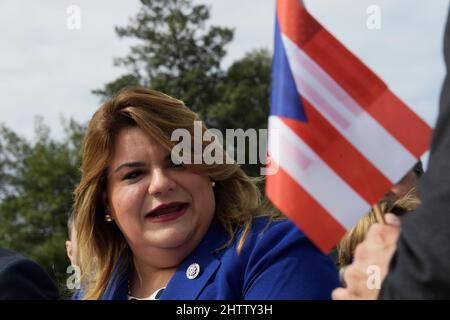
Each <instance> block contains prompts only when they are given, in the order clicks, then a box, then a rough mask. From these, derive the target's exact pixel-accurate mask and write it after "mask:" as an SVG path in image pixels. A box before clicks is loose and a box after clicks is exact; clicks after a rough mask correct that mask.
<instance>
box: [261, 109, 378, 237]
mask: <svg viewBox="0 0 450 320" xmlns="http://www.w3.org/2000/svg"><path fill="white" fill-rule="evenodd" d="M272 133H275V135H273V134H272ZM268 151H269V154H270V156H271V158H272V160H273V161H275V162H276V163H277V164H278V165H279V166H280V167H281V168H282V169H283V170H285V171H286V172H287V173H288V174H289V175H290V176H291V177H292V179H294V180H295V181H296V182H297V183H298V184H299V185H300V186H301V187H302V188H304V189H305V190H306V191H307V192H308V193H309V194H310V195H311V196H312V197H313V198H314V199H315V200H316V201H317V202H318V203H320V204H321V205H322V206H323V207H324V208H325V210H327V211H328V212H329V213H330V214H331V215H332V216H333V217H334V218H335V219H336V220H337V221H338V222H339V223H340V224H342V226H344V227H345V228H346V229H350V228H352V227H353V226H354V225H355V224H356V222H357V221H358V220H359V219H360V218H361V216H362V215H363V214H364V213H365V212H367V211H369V209H370V205H369V204H368V203H367V202H366V201H365V200H364V199H363V198H361V196H360V195H359V194H358V193H356V192H355V191H354V190H353V189H352V188H351V187H350V186H349V185H348V184H347V183H346V182H345V181H344V180H342V178H341V177H339V176H338V175H337V174H336V172H334V171H333V170H332V169H331V168H330V167H329V166H328V165H327V164H326V163H325V162H324V161H323V160H322V159H321V158H320V157H319V156H318V155H317V154H316V153H315V152H314V151H313V150H312V149H311V148H310V147H309V146H308V145H307V144H306V143H305V142H304V141H303V140H302V139H301V138H300V137H299V136H297V135H296V134H295V132H293V131H292V130H291V129H290V128H289V127H288V126H287V125H286V124H285V123H284V122H283V121H282V120H281V119H280V118H279V117H277V116H270V117H269V146H268Z"/></svg>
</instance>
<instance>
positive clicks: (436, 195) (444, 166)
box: [380, 11, 450, 299]
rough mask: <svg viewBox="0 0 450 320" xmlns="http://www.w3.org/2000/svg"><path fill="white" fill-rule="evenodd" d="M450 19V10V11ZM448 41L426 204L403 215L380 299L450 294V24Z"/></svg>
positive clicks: (422, 186) (425, 188) (423, 187)
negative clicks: (445, 71) (444, 76)
mask: <svg viewBox="0 0 450 320" xmlns="http://www.w3.org/2000/svg"><path fill="white" fill-rule="evenodd" d="M449 18H450V11H449ZM449 18H447V26H446V30H445V39H444V53H445V62H446V65H447V76H446V79H445V82H444V86H443V88H442V93H441V99H440V110H439V117H438V122H437V125H436V129H435V131H434V136H433V143H432V147H431V155H430V162H429V169H428V170H427V172H426V173H425V175H424V176H423V178H422V181H421V184H420V192H421V196H422V200H423V204H422V206H421V207H420V208H419V209H418V210H417V211H416V212H415V213H414V214H411V215H406V216H405V217H404V218H403V219H402V232H401V235H400V238H399V241H398V244H397V245H398V247H397V252H396V254H395V256H394V257H393V260H392V261H391V266H390V271H389V273H388V276H387V277H386V279H385V281H384V282H383V285H382V290H381V292H380V299H442V298H446V299H449V298H450V231H449V230H450V212H449V210H450V78H449V65H450V47H449V46H450V24H449Z"/></svg>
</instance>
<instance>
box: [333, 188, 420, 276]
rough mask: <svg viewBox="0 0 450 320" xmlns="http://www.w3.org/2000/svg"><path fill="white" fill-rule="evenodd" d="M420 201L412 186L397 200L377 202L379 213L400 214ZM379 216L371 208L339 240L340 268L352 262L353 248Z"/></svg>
mask: <svg viewBox="0 0 450 320" xmlns="http://www.w3.org/2000/svg"><path fill="white" fill-rule="evenodd" d="M420 203H421V201H420V198H419V195H418V193H417V189H416V188H415V187H414V188H412V189H411V190H410V191H409V192H408V193H407V194H406V195H404V196H403V197H401V198H400V199H398V200H395V201H393V200H390V199H385V200H381V201H380V202H378V206H379V208H380V211H381V213H382V214H383V215H384V214H386V213H389V212H390V213H394V214H397V215H401V214H404V213H407V212H410V211H413V210H415V209H417V207H419V205H420ZM380 222H381V221H379V217H378V216H377V215H376V213H375V211H374V210H373V209H371V210H370V211H369V212H368V213H367V214H366V215H364V216H363V217H362V218H361V219H360V220H359V221H358V223H357V224H356V226H354V227H353V228H352V229H350V231H348V232H347V233H346V234H345V235H344V237H343V238H342V239H341V241H340V242H339V244H338V246H337V249H338V265H339V267H340V268H342V267H345V266H347V265H349V264H351V263H352V261H353V256H354V254H355V249H356V247H357V246H358V244H360V243H361V242H363V241H364V239H365V237H366V234H367V231H368V230H369V228H370V226H371V225H373V224H375V223H380Z"/></svg>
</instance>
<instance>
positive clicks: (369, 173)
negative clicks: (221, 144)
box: [266, 0, 432, 252]
mask: <svg viewBox="0 0 450 320" xmlns="http://www.w3.org/2000/svg"><path fill="white" fill-rule="evenodd" d="M431 133H432V129H431V127H430V126H429V125H428V124H427V123H426V122H425V121H423V120H422V119H421V118H420V117H419V116H417V115H416V114H415V113H414V112H413V111H412V110H411V109H410V108H409V107H408V106H406V105H405V104H404V103H403V102H402V101H401V100H400V99H399V98H398V97H397V96H395V94H394V93H392V92H391V91H390V90H389V88H388V87H387V86H386V84H385V83H384V82H383V81H382V80H381V79H380V78H379V77H378V76H377V75H375V74H374V73H373V72H372V71H371V70H370V69H369V68H368V67H366V66H365V65H364V64H363V63H362V62H361V61H360V60H359V59H358V58H357V57H355V56H354V55H353V54H352V53H351V52H350V51H349V50H347V49H346V48H345V47H344V46H343V45H342V44H341V43H340V42H339V41H338V40H337V39H336V38H334V37H333V36H332V35H331V34H330V33H329V32H328V31H327V30H326V29H325V28H324V27H323V26H322V25H320V24H319V23H318V22H317V21H316V20H315V19H314V18H313V17H312V16H311V15H310V14H309V13H308V12H307V10H306V9H305V7H304V6H303V3H302V1H300V0H277V13H276V26H275V52H274V58H273V70H272V95H271V109H270V116H269V144H268V164H269V165H268V172H269V173H268V175H267V177H266V178H267V183H266V193H267V196H268V197H269V199H270V200H271V201H272V202H273V204H274V205H275V206H276V207H277V208H278V209H280V210H281V211H282V212H283V213H284V214H285V215H286V216H288V217H289V218H290V219H291V220H292V221H293V222H294V223H295V224H296V225H297V226H298V227H299V228H300V229H301V230H302V231H303V232H304V233H305V234H306V235H307V236H308V237H309V238H310V239H311V240H312V241H313V242H314V243H315V244H316V245H317V246H318V247H319V248H320V249H321V250H322V251H323V252H329V250H330V249H331V248H333V247H334V246H335V244H336V243H337V242H338V241H339V240H340V239H341V237H342V236H343V235H344V234H345V233H346V231H347V230H349V229H350V228H352V227H353V226H354V225H355V224H356V222H357V221H358V220H359V219H360V218H361V217H362V216H363V215H364V214H365V213H366V212H368V211H369V210H370V208H371V207H372V205H373V204H375V203H376V202H377V201H378V200H379V199H380V198H381V197H382V196H383V195H384V194H385V193H386V192H387V191H388V190H389V188H390V187H391V186H392V185H393V184H395V183H397V182H398V181H399V180H400V179H401V178H402V177H403V176H404V175H405V174H406V173H407V172H408V170H410V169H411V168H412V167H413V166H414V164H415V163H416V162H417V161H418V158H419V157H420V156H421V155H422V154H423V153H424V152H425V151H426V150H427V149H428V148H429V143H430V139H431ZM270 172H272V174H271V173H270ZM273 172H275V173H273Z"/></svg>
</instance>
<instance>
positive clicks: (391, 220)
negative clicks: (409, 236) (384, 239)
mask: <svg viewBox="0 0 450 320" xmlns="http://www.w3.org/2000/svg"><path fill="white" fill-rule="evenodd" d="M384 220H385V221H386V223H387V224H388V225H390V226H392V227H397V228H400V226H401V224H402V223H401V221H400V218H399V217H397V216H396V215H395V214H392V213H386V214H385V215H384Z"/></svg>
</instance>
